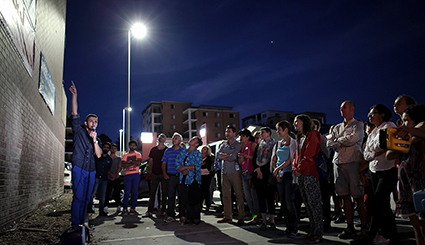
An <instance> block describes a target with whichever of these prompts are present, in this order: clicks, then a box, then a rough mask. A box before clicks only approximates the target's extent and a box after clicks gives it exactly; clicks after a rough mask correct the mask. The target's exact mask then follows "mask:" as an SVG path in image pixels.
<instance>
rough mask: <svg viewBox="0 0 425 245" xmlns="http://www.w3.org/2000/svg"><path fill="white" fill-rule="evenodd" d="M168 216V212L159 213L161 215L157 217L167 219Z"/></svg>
mask: <svg viewBox="0 0 425 245" xmlns="http://www.w3.org/2000/svg"><path fill="white" fill-rule="evenodd" d="M166 215H167V213H166V212H161V213H159V215H157V216H158V217H165V216H166Z"/></svg>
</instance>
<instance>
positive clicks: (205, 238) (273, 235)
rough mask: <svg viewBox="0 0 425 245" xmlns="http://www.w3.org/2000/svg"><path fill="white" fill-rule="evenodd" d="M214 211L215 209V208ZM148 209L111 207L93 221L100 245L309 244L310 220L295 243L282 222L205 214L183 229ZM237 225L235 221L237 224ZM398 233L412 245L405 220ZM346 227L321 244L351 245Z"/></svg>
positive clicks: (341, 226)
mask: <svg viewBox="0 0 425 245" xmlns="http://www.w3.org/2000/svg"><path fill="white" fill-rule="evenodd" d="M216 194H217V192H216V193H215V196H214V202H215V203H220V199H219V198H218V196H216ZM213 207H214V206H213ZM146 209H147V199H141V200H139V205H138V207H137V209H136V210H137V211H138V212H139V213H140V215H138V216H124V217H123V216H120V215H118V214H116V213H115V214H114V213H113V212H115V211H116V208H115V207H110V211H109V214H110V215H109V216H108V217H100V216H99V217H96V214H95V215H94V216H92V217H96V218H95V219H94V220H92V221H91V224H92V225H93V235H94V237H95V239H96V240H97V243H98V244H105V245H107V244H120V245H124V244H264V243H278V244H281V243H285V244H306V243H307V240H305V239H302V238H301V236H302V235H304V234H306V231H307V229H308V219H307V218H303V219H302V220H301V223H300V231H299V234H300V236H299V237H298V238H295V239H290V238H287V237H283V236H279V235H278V233H279V232H281V231H283V230H284V229H285V227H284V224H283V223H282V222H278V223H277V224H276V225H277V230H275V231H271V230H266V231H261V230H260V228H259V226H256V225H245V226H241V227H239V226H236V225H233V224H227V223H226V224H218V223H217V220H218V219H219V218H221V217H222V216H217V215H216V213H215V212H210V213H207V214H204V213H202V214H201V219H202V223H201V224H199V225H197V226H193V225H181V224H180V223H178V222H173V223H165V222H164V221H163V219H162V218H142V215H141V214H144V213H145V212H146ZM234 221H236V220H234ZM397 225H398V231H399V234H400V238H401V244H408V245H413V244H416V243H415V241H414V234H413V229H412V227H411V225H410V223H409V222H408V221H406V220H401V219H397ZM345 227H346V223H342V224H334V223H332V230H331V231H330V232H327V233H325V235H324V241H323V242H322V243H321V244H349V240H341V239H339V238H338V237H337V235H338V234H339V233H341V232H342V231H343V230H344V229H345Z"/></svg>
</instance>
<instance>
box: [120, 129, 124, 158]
mask: <svg viewBox="0 0 425 245" xmlns="http://www.w3.org/2000/svg"><path fill="white" fill-rule="evenodd" d="M122 136H123V129H120V154H121V156H122V140H123V138H122Z"/></svg>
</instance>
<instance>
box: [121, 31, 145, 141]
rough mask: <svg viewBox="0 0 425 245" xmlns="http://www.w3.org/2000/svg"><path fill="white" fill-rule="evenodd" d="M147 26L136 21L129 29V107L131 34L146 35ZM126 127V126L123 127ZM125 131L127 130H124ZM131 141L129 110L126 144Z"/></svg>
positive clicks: (128, 96) (128, 100) (128, 103)
mask: <svg viewBox="0 0 425 245" xmlns="http://www.w3.org/2000/svg"><path fill="white" fill-rule="evenodd" d="M146 32H147V30H146V27H145V26H144V25H143V24H140V23H136V24H134V25H133V26H132V27H131V29H129V30H128V67H127V68H128V72H127V108H130V109H131V107H130V74H131V62H130V61H131V59H130V57H131V34H133V36H135V37H136V38H142V37H144V36H146ZM123 128H124V127H123ZM124 132H125V131H124ZM129 142H130V110H127V141H126V145H128V143H129Z"/></svg>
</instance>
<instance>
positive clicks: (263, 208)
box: [253, 173, 276, 215]
mask: <svg viewBox="0 0 425 245" xmlns="http://www.w3.org/2000/svg"><path fill="white" fill-rule="evenodd" d="M269 175H270V173H263V179H258V178H257V175H254V176H253V181H254V186H255V190H256V191H257V197H258V204H259V206H260V213H269V214H273V215H274V214H275V206H274V193H275V192H276V186H272V185H269V183H268V179H269ZM267 211H268V212H267Z"/></svg>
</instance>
